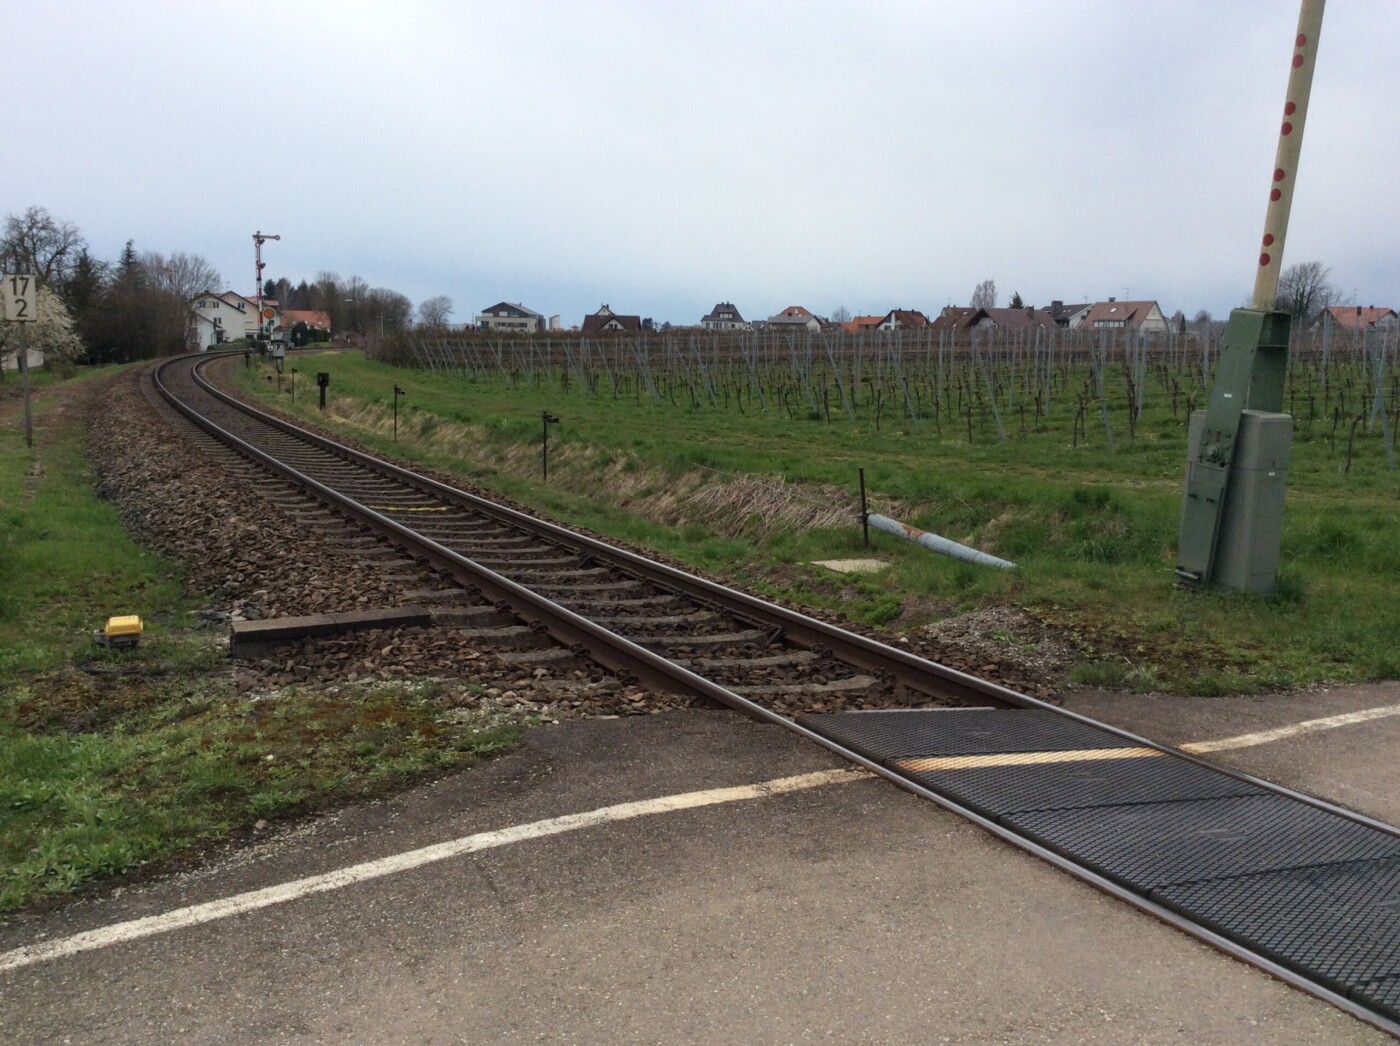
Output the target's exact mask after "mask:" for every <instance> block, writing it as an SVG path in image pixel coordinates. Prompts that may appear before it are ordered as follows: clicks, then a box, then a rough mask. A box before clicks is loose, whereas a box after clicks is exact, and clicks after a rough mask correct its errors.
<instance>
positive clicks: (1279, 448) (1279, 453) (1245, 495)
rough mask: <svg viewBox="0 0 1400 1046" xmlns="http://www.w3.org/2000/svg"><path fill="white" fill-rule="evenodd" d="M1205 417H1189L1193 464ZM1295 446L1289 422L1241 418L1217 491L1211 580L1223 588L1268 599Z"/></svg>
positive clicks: (1263, 415) (1264, 415) (1265, 416)
mask: <svg viewBox="0 0 1400 1046" xmlns="http://www.w3.org/2000/svg"><path fill="white" fill-rule="evenodd" d="M1205 430H1206V412H1205V411H1203V410H1198V411H1196V412H1195V413H1194V414H1192V415H1191V428H1190V434H1189V436H1188V443H1187V456H1188V458H1189V460H1191V461H1193V462H1194V461H1195V460H1196V459H1197V458H1198V456H1199V454H1200V447H1201V438H1202V436H1203V435H1204V433H1205ZM1292 446H1293V418H1292V416H1291V415H1289V414H1275V413H1272V412H1269V411H1262V410H1246V411H1242V412H1241V414H1240V426H1239V430H1238V436H1237V438H1236V440H1235V451H1234V459H1233V461H1232V462H1231V464H1230V467H1229V475H1228V479H1227V481H1226V483H1225V485H1224V490H1223V491H1222V492H1221V495H1220V496H1221V497H1222V498H1223V504H1222V505H1221V511H1220V529H1219V532H1218V533H1217V535H1216V541H1215V561H1214V564H1213V566H1212V573H1211V580H1212V581H1213V583H1214V584H1216V585H1219V586H1220V587H1221V588H1228V589H1233V590H1234V591H1236V592H1249V593H1252V594H1254V595H1257V596H1267V595H1270V594H1272V593H1273V591H1274V582H1275V579H1276V578H1277V576H1278V563H1279V549H1280V548H1281V547H1282V544H1283V496H1284V485H1285V482H1286V481H1287V479H1288V465H1289V461H1290V455H1291V452H1292Z"/></svg>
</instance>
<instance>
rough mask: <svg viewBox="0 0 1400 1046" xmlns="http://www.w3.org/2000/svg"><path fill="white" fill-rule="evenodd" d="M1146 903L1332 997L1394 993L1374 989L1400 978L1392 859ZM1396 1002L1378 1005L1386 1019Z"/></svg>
mask: <svg viewBox="0 0 1400 1046" xmlns="http://www.w3.org/2000/svg"><path fill="white" fill-rule="evenodd" d="M1152 896H1153V898H1154V899H1155V900H1158V901H1160V902H1161V903H1163V904H1166V905H1168V906H1170V907H1172V908H1176V909H1177V910H1179V911H1182V912H1185V913H1187V914H1188V915H1190V916H1191V917H1192V918H1194V919H1196V920H1198V921H1200V922H1201V923H1203V924H1205V925H1206V926H1209V927H1211V928H1212V929H1216V930H1219V931H1220V932H1221V933H1224V934H1226V935H1228V936H1230V937H1232V938H1234V939H1235V940H1238V941H1240V942H1241V943H1243V944H1246V945H1248V946H1249V947H1251V948H1253V949H1254V950H1256V951H1258V952H1261V953H1263V954H1264V955H1267V956H1269V957H1270V958H1273V959H1276V960H1278V961H1279V962H1281V963H1283V964H1285V965H1287V966H1291V967H1292V968H1294V969H1296V970H1299V971H1301V972H1303V973H1306V974H1308V975H1309V976H1310V977H1313V978H1314V979H1316V980H1320V981H1322V982H1323V983H1325V984H1329V985H1330V986H1332V987H1334V988H1336V989H1338V990H1340V991H1343V992H1346V991H1349V990H1355V991H1358V992H1364V991H1367V990H1370V991H1372V992H1373V993H1375V994H1376V995H1379V996H1386V995H1387V993H1394V992H1395V991H1396V986H1395V984H1393V983H1392V984H1385V983H1380V982H1381V981H1382V980H1383V979H1384V980H1392V979H1394V978H1397V977H1400V859H1396V858H1391V859H1388V860H1380V861H1360V862H1352V863H1348V864H1336V865H1326V866H1324V867H1321V868H1305V869H1298V870H1294V871H1288V872H1271V873H1267V874H1263V875H1244V876H1239V877H1237V878H1233V879H1223V880H1213V881H1210V882H1201V883H1189V884H1184V885H1177V886H1168V887H1164V888H1163V889H1160V890H1156V891H1154V892H1153V895H1152ZM1358 985H1361V986H1362V987H1360V988H1357V986H1358ZM1396 1002H1397V999H1395V998H1394V997H1393V995H1392V997H1391V998H1390V1001H1389V1003H1387V1004H1386V1005H1387V1007H1388V1008H1389V1009H1391V1010H1392V1011H1394V1010H1395V1004H1396ZM1397 1015H1400V1014H1397Z"/></svg>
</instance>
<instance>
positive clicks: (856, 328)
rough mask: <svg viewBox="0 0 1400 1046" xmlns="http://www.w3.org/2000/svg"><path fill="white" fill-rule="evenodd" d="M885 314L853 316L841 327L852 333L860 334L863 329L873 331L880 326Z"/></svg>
mask: <svg viewBox="0 0 1400 1046" xmlns="http://www.w3.org/2000/svg"><path fill="white" fill-rule="evenodd" d="M883 319H884V317H883V316H853V317H852V318H851V319H849V320H847V321H846V322H845V323H843V324H841V329H842V330H845V331H849V332H850V333H851V334H859V333H860V332H861V331H873V330H875V329H876V328H877V327H879V326H880V321H881V320H883Z"/></svg>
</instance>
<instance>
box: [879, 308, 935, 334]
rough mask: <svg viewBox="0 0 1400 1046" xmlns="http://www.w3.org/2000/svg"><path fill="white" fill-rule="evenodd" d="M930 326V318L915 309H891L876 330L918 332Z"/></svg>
mask: <svg viewBox="0 0 1400 1046" xmlns="http://www.w3.org/2000/svg"><path fill="white" fill-rule="evenodd" d="M927 326H929V322H928V317H927V316H925V315H924V314H923V313H922V312H918V311H916V310H914V309H891V310H890V311H889V312H887V313H886V314H885V318H884V319H882V320H881V321H880V322H879V324H878V325H877V326H876V328H875V329H876V330H882V331H899V330H917V329H920V328H923V327H927Z"/></svg>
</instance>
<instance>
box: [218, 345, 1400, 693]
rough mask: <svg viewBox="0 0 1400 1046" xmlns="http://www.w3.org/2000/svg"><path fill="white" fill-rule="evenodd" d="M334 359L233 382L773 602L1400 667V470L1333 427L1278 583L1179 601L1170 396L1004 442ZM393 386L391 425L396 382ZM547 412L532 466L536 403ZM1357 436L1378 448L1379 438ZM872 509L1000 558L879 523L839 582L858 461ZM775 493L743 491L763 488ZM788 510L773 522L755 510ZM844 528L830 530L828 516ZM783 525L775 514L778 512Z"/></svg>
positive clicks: (1115, 673) (1145, 668)
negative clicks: (882, 565) (1008, 617)
mask: <svg viewBox="0 0 1400 1046" xmlns="http://www.w3.org/2000/svg"><path fill="white" fill-rule="evenodd" d="M296 364H297V366H298V368H299V370H300V371H301V375H302V377H303V379H304V378H305V377H306V376H308V375H310V374H311V373H313V372H315V371H328V372H330V374H331V376H332V385H331V393H332V397H331V400H330V403H329V405H328V407H329V409H328V410H327V412H326V413H325V414H321V413H320V412H319V411H318V410H317V408H316V401H315V397H314V391H315V390H314V386H312V385H311V383H310V382H308V381H305V380H302V381H301V383H300V386H299V389H300V393H299V395H298V397H297V399H296V400H295V402H293V400H292V397H291V396H290V395H289V392H290V383H289V381H288V377H289V376H284V377H283V379H282V391H281V392H280V393H279V391H278V388H277V383H276V379H275V376H274V375H272V374H271V372H270V371H268V370H267V369H266V368H259V367H257V366H255V367H254V368H253V369H251V370H245V369H243V368H242V367H241V366H240V367H238V368H237V369H236V371H235V380H236V381H238V382H240V383H241V384H242V386H243V387H244V389H245V390H246V391H248V392H250V393H252V394H254V395H256V396H260V397H262V398H264V399H265V400H267V401H269V402H275V403H276V404H277V405H278V406H279V407H280V408H281V409H283V410H287V411H291V412H292V413H295V414H299V415H301V416H303V417H305V418H306V419H307V420H309V421H312V422H317V423H322V424H325V425H326V426H327V427H328V428H331V429H332V430H336V431H339V432H340V433H342V434H344V435H347V436H350V437H352V438H354V439H356V440H358V441H359V442H361V443H363V444H366V445H368V446H370V447H371V448H372V449H375V450H377V451H380V452H382V453H384V454H386V455H396V456H400V457H403V458H405V459H407V460H409V461H412V462H415V463H419V464H421V465H425V466H428V467H430V468H434V469H437V470H439V471H442V472H446V473H449V474H451V475H454V476H456V477H458V478H459V479H461V480H462V481H464V482H467V483H471V482H479V483H481V484H482V485H484V486H487V487H489V488H492V489H494V490H497V491H499V492H500V493H502V494H504V495H506V496H507V497H510V498H513V499H515V500H517V501H520V502H523V503H525V504H528V505H532V506H534V507H536V508H537V509H539V510H540V511H543V512H545V513H547V514H550V515H553V516H555V517H557V518H561V519H565V520H569V521H571V522H574V523H577V524H579V525H582V526H585V527H588V528H590V529H593V530H595V531H598V532H600V533H602V534H605V535H609V536H611V537H614V538H616V539H619V540H623V541H628V542H634V543H636V544H640V545H644V546H647V547H650V548H653V549H656V550H657V551H659V552H662V553H664V554H667V555H670V556H672V557H674V558H676V559H678V560H681V561H683V562H686V563H689V564H691V565H693V566H696V567H698V568H701V569H705V570H710V571H713V572H716V573H722V574H724V575H726V576H728V577H730V578H733V579H734V580H736V581H739V582H741V583H744V584H747V585H751V586H754V587H757V588H759V589H761V590H763V591H767V592H769V593H771V594H773V595H775V596H781V597H787V598H792V599H794V600H796V601H799V602H803V603H806V604H807V605H812V606H820V607H827V608H831V609H837V610H840V611H841V612H843V613H845V614H846V615H847V616H848V617H849V618H851V619H852V620H855V621H858V622H861V623H865V624H871V625H881V624H884V623H887V622H891V621H895V620H897V621H898V623H899V625H900V626H901V627H907V626H917V625H918V624H920V623H922V622H926V621H929V620H934V619H937V618H940V617H944V616H948V615H951V614H954V613H957V612H959V611H962V610H967V609H973V608H977V607H983V606H988V605H998V604H1000V605H1014V606H1017V607H1019V608H1021V609H1023V610H1025V611H1027V612H1028V613H1031V614H1032V615H1034V616H1035V617H1036V618H1038V619H1039V620H1041V621H1042V622H1044V623H1046V624H1047V625H1049V626H1051V627H1052V628H1055V629H1058V630H1062V631H1064V632H1065V633H1067V634H1069V633H1072V634H1074V635H1075V636H1077V637H1079V638H1080V640H1081V646H1082V647H1083V649H1084V650H1085V656H1084V661H1083V663H1082V664H1081V665H1079V666H1078V667H1077V669H1076V671H1075V676H1074V679H1075V680H1076V681H1080V682H1084V683H1086V684H1088V683H1090V682H1096V683H1103V684H1111V685H1115V686H1127V687H1130V688H1134V689H1143V690H1146V689H1166V690H1174V691H1176V692H1179V693H1191V694H1201V695H1215V694H1220V693H1227V692H1241V691H1254V690H1264V689H1269V688H1275V687H1296V686H1303V685H1309V684H1314V683H1321V682H1337V683H1340V682H1353V681H1360V680H1368V679H1394V678H1400V648H1398V647H1397V646H1396V644H1395V642H1394V637H1395V636H1396V635H1397V634H1400V605H1397V604H1396V603H1395V601H1394V599H1393V598H1392V596H1391V593H1392V592H1393V588H1394V585H1395V583H1396V581H1397V580H1400V516H1397V513H1396V508H1397V504H1400V482H1398V481H1397V477H1396V473H1394V472H1393V471H1391V470H1389V469H1388V468H1387V465H1386V462H1385V457H1384V454H1383V453H1381V452H1380V451H1378V450H1377V449H1376V448H1375V447H1374V446H1371V447H1368V449H1367V450H1366V452H1365V453H1364V454H1361V453H1358V454H1357V455H1356V457H1355V458H1354V460H1348V461H1345V462H1344V461H1343V457H1342V454H1343V451H1342V449H1341V448H1339V447H1338V445H1337V444H1336V442H1335V441H1332V440H1330V439H1328V438H1327V437H1326V435H1325V433H1319V434H1317V435H1313V434H1311V431H1310V429H1307V428H1300V431H1299V433H1298V434H1297V435H1296V436H1295V439H1294V445H1293V464H1292V467H1291V471H1290V475H1289V483H1288V495H1287V498H1288V504H1287V509H1286V512H1285V518H1284V532H1283V547H1282V563H1281V577H1280V583H1279V587H1278V592H1277V594H1276V595H1275V596H1274V597H1272V598H1268V599H1254V598H1249V597H1244V596H1239V595H1232V594H1228V593H1210V594H1191V593H1186V592H1183V591H1181V590H1179V589H1177V588H1175V587H1174V584H1173V581H1174V575H1173V566H1174V563H1175V547H1176V537H1177V526H1178V521H1179V514H1180V511H1181V496H1182V479H1183V473H1184V464H1185V455H1186V433H1185V420H1186V419H1185V411H1184V409H1183V410H1180V411H1179V410H1178V407H1179V406H1180V405H1179V404H1177V403H1175V402H1173V403H1171V404H1170V405H1169V403H1168V399H1167V398H1166V397H1165V396H1156V397H1155V398H1154V397H1148V400H1147V404H1146V407H1145V409H1144V413H1143V415H1142V418H1141V419H1140V420H1139V421H1138V422H1137V424H1136V427H1135V435H1134V436H1133V438H1132V439H1131V440H1129V439H1125V438H1124V433H1125V432H1126V431H1128V429H1129V426H1128V424H1127V423H1126V421H1125V420H1124V417H1123V412H1124V408H1123V407H1122V406H1119V405H1113V404H1110V405H1109V406H1108V414H1109V416H1110V419H1111V420H1112V424H1113V427H1114V429H1115V431H1117V432H1118V433H1119V436H1118V439H1117V441H1116V442H1115V444H1114V446H1112V447H1110V446H1108V445H1107V440H1106V439H1105V438H1104V433H1103V431H1102V426H1099V427H1098V428H1094V427H1090V428H1087V429H1084V430H1083V431H1081V433H1080V434H1078V435H1076V434H1075V433H1074V432H1073V431H1072V429H1071V425H1070V422H1069V421H1068V420H1067V418H1060V417H1058V416H1056V417H1045V418H1037V419H1030V420H1027V419H1025V418H1024V415H1023V424H1022V426H1021V427H1020V428H1019V429H1018V428H1017V427H1015V426H1012V427H1010V428H1009V429H1008V435H1007V438H1005V439H1001V438H998V437H997V436H996V435H995V434H992V435H991V436H990V437H986V436H985V435H982V434H979V435H978V437H977V439H976V440H975V442H971V443H969V442H968V438H967V434H966V432H965V431H964V430H961V429H958V428H957V427H955V426H945V427H943V428H942V430H941V431H940V429H939V428H938V427H936V426H935V425H933V424H932V423H930V422H928V421H927V420H925V421H924V422H922V423H921V424H919V425H917V426H915V425H912V424H908V423H907V419H903V420H890V421H888V422H887V424H886V425H885V426H884V429H883V431H875V430H872V429H871V428H870V427H869V426H867V425H865V424H851V423H849V422H847V421H846V420H845V419H844V418H838V419H837V420H836V421H834V422H826V421H824V420H823V419H822V418H821V416H820V415H819V414H818V415H815V416H813V417H807V418H804V417H801V416H799V417H795V418H793V417H783V416H781V415H780V414H778V413H776V412H773V413H768V414H760V413H757V412H754V411H750V412H749V413H747V414H744V415H740V414H737V413H734V412H726V411H725V410H722V409H712V408H710V407H708V406H705V405H701V406H699V407H696V406H694V405H691V404H686V403H682V404H680V405H679V406H674V405H671V404H668V403H666V402H664V401H662V402H656V401H652V400H650V399H649V398H647V397H645V396H641V395H638V396H635V397H628V396H622V397H616V396H612V395H608V394H606V393H603V394H598V393H595V392H590V391H588V390H587V389H586V388H585V387H583V386H582V385H580V384H579V383H578V382H573V383H570V384H569V386H568V387H567V388H565V387H563V384H562V383H560V382H557V381H556V382H555V383H553V384H547V383H545V382H538V383H536V384H533V385H532V384H530V383H529V382H526V381H513V380H510V379H508V378H507V377H505V376H499V377H497V378H496V379H494V380H479V381H474V380H470V379H468V378H464V377H461V376H455V375H449V374H446V373H441V372H439V373H431V372H425V371H414V370H404V369H399V368H395V367H390V366H388V365H385V364H381V363H377V362H375V361H371V360H366V359H365V358H363V356H361V355H360V354H358V353H325V354H320V355H317V356H315V357H311V358H303V359H299V360H297V361H296ZM396 384H397V385H398V386H400V387H402V388H403V389H404V390H405V391H406V396H405V398H403V399H401V400H400V402H399V417H398V439H397V440H394V439H393V438H392V435H391V433H392V426H393V415H392V407H391V404H392V390H393V388H394V386H395V385H396ZM544 410H549V411H551V412H553V413H556V414H558V415H559V416H560V417H561V419H562V420H561V422H560V423H559V424H558V425H552V426H550V434H549V439H550V461H549V479H548V482H547V483H545V482H544V481H543V480H542V477H541V467H540V466H541V462H540V437H541V421H540V413H541V411H544ZM1373 443H1374V441H1373ZM861 467H863V468H865V470H866V480H867V485H868V487H869V489H870V490H871V491H872V492H873V495H874V501H873V503H872V508H873V509H874V510H875V511H883V512H886V513H887V514H890V515H895V516H897V517H898V518H900V519H902V520H904V521H905V522H909V523H912V524H913V525H915V526H918V527H920V528H922V529H925V530H930V531H933V532H935V533H939V534H942V535H944V536H947V537H950V538H953V539H954V540H957V541H960V542H963V543H966V544H969V545H972V546H974V547H978V548H984V549H986V550H987V551H990V552H993V553H995V554H997V555H1000V556H1002V557H1004V558H1009V559H1012V560H1014V561H1015V562H1016V563H1017V564H1018V569H1017V570H1016V571H1015V572H1002V571H994V570H987V569H983V568H979V567H974V566H970V565H968V564H966V563H962V562H959V561H956V560H950V559H946V558H944V557H941V556H938V555H935V554H932V553H929V552H928V551H926V550H924V549H922V548H919V547H916V546H912V545H908V544H905V543H902V542H899V541H897V540H896V539H894V538H891V537H888V536H885V535H879V534H877V535H875V537H874V539H873V540H874V542H875V546H876V554H877V555H878V556H879V557H880V558H881V559H883V560H886V561H887V562H888V563H889V568H888V569H887V570H885V571H883V572H881V573H879V574H875V575H868V576H864V577H860V578H854V579H851V578H837V577H834V576H833V575H830V574H828V573H826V572H824V571H822V570H820V569H819V568H815V567H811V566H809V565H808V564H809V563H810V562H811V561H812V560H820V559H833V558H847V557H851V556H859V555H862V554H866V553H865V550H864V549H863V548H862V545H861V536H860V531H859V528H858V526H857V524H856V519H857V505H858V499H857V496H856V483H857V469H858V468H861ZM756 485H757V486H763V485H767V486H768V487H769V488H771V490H772V491H773V493H772V495H771V497H769V498H768V499H767V500H766V501H765V500H763V499H762V498H758V499H755V498H754V497H752V492H753V489H754V487H755V486H756ZM792 504H797V505H798V506H799V507H802V506H805V508H806V511H807V513H808V516H807V520H806V522H804V520H803V518H802V513H801V512H796V513H793V514H792V516H791V518H788V519H787V521H786V522H785V523H784V524H783V525H781V526H773V525H772V522H771V521H772V519H773V518H774V516H775V514H776V513H778V512H779V510H780V509H781V510H783V511H786V508H787V507H789V506H791V505H792ZM833 507H836V508H837V509H839V510H840V512H839V513H838V515H841V516H844V517H845V518H846V519H848V520H849V522H847V523H844V524H840V523H838V524H833V523H831V522H830V512H831V510H832V508H833ZM785 518H786V517H785Z"/></svg>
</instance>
